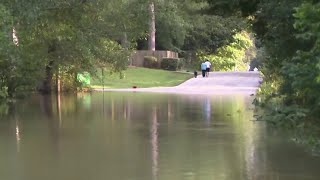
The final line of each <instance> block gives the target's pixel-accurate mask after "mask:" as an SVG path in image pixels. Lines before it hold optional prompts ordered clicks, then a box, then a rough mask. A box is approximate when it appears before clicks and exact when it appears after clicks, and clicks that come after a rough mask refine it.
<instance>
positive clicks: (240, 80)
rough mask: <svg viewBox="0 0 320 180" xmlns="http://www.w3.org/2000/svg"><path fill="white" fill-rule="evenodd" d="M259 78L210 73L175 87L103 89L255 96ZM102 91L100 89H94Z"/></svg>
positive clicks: (249, 75) (231, 73)
mask: <svg viewBox="0 0 320 180" xmlns="http://www.w3.org/2000/svg"><path fill="white" fill-rule="evenodd" d="M261 80H262V79H261V77H260V74H259V72H210V77H205V78H203V77H202V76H198V77H197V78H192V79H189V80H187V81H186V82H184V83H182V84H180V85H178V86H175V87H155V88H136V89H133V88H129V89H105V91H126V92H131V91H132V92H162V93H180V94H255V93H256V90H257V89H258V87H259V85H260V82H261ZM96 90H97V91H102V89H96Z"/></svg>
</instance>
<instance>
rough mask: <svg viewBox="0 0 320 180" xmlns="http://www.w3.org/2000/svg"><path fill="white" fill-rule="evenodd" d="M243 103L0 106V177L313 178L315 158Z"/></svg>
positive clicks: (110, 97)
mask: <svg viewBox="0 0 320 180" xmlns="http://www.w3.org/2000/svg"><path fill="white" fill-rule="evenodd" d="M251 102H252V97H248V96H230V95H228V96H226V95H225V96H201V95H170V94H154V93H112V92H107V93H94V94H79V95H78V96H71V95H69V96H67V95H64V96H60V97H55V96H52V97H50V96H32V97H30V98H28V99H25V100H21V101H18V102H17V103H15V104H14V105H11V106H5V105H1V106H0V157H1V161H0V175H1V179H3V180H89V179H92V180H189V179H190V180H191V179H192V180H195V179H198V180H212V179H217V180H220V179H221V180H247V179H250V180H251V179H252V180H255V179H258V180H260V179H281V180H282V179H284V180H292V179H297V180H298V179H299V180H300V179H320V171H319V167H320V158H319V157H314V156H312V155H311V154H310V153H308V152H306V150H305V149H304V148H303V147H299V146H297V145H295V144H293V143H291V142H290V141H288V139H287V138H285V137H283V136H282V135H280V134H279V133H275V131H272V130H269V129H268V128H267V127H266V125H265V124H264V123H263V122H256V121H253V120H254V118H253V114H254V113H253V106H252V105H251Z"/></svg>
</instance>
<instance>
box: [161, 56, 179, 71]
mask: <svg viewBox="0 0 320 180" xmlns="http://www.w3.org/2000/svg"><path fill="white" fill-rule="evenodd" d="M181 67H182V63H181V61H180V59H179V58H162V62H161V69H164V70H170V71H177V70H179V69H181Z"/></svg>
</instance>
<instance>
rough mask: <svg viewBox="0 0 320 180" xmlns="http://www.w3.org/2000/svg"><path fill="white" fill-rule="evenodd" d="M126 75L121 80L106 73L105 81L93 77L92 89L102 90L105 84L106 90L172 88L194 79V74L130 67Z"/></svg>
mask: <svg viewBox="0 0 320 180" xmlns="http://www.w3.org/2000/svg"><path fill="white" fill-rule="evenodd" d="M99 74H101V73H99ZM124 75H125V77H124V78H123V79H120V76H119V73H114V74H110V73H109V72H107V71H105V72H104V78H103V81H102V78H101V76H100V77H92V79H91V87H92V88H100V87H102V86H103V84H104V87H105V88H131V87H133V86H136V87H138V88H144V87H170V86H176V85H179V84H181V83H182V82H184V81H186V80H187V79H190V78H191V77H192V74H190V73H184V72H174V71H164V70H159V69H148V68H141V67H129V68H128V69H127V70H126V71H124ZM102 82H104V83H102Z"/></svg>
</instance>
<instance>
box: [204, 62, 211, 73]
mask: <svg viewBox="0 0 320 180" xmlns="http://www.w3.org/2000/svg"><path fill="white" fill-rule="evenodd" d="M205 64H206V66H207V68H206V77H209V72H210V68H211V63H210V61H209V60H208V59H207V60H206V62H205Z"/></svg>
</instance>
